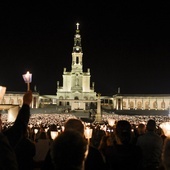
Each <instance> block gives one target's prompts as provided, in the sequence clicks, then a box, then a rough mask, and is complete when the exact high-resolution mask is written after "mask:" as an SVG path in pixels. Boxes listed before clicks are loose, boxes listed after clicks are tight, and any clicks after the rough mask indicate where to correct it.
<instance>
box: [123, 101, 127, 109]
mask: <svg viewBox="0 0 170 170" xmlns="http://www.w3.org/2000/svg"><path fill="white" fill-rule="evenodd" d="M123 109H126V102H125V101H123Z"/></svg>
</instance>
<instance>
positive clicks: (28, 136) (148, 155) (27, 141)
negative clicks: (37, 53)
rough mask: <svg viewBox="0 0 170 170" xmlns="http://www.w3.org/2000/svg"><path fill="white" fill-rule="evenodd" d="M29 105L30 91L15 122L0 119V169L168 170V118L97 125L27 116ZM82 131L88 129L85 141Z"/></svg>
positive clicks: (128, 119) (117, 118) (134, 118)
mask: <svg viewBox="0 0 170 170" xmlns="http://www.w3.org/2000/svg"><path fill="white" fill-rule="evenodd" d="M31 101H32V92H31V91H28V92H26V93H25V95H24V96H23V105H22V107H21V108H20V110H19V113H18V115H17V118H16V120H15V122H8V120H7V115H6V114H2V115H1V122H0V130H1V133H0V151H1V152H0V169H2V170H6V169H8V170H47V169H48V170H49V169H50V170H66V169H70V170H94V169H97V170H124V169H131V170H133V169H134V170H169V169H170V163H169V162H170V161H169V160H170V138H169V137H168V136H166V135H165V133H164V131H163V129H162V128H161V127H160V124H161V123H163V122H167V121H170V120H169V119H170V118H169V117H168V116H135V115H134V116H128V115H115V114H103V115H102V120H103V123H102V124H101V123H100V122H95V121H94V122H84V121H83V120H81V119H80V118H77V117H75V116H74V115H72V114H69V113H67V114H66V113H63V114H50V115H49V114H43V115H42V114H31V113H30V103H31ZM108 119H114V120H115V123H114V124H113V125H110V124H109V122H108ZM87 120H88V119H87ZM86 128H90V129H92V136H90V137H89V138H88V139H87V136H86V135H85V130H86ZM52 131H55V132H57V136H56V137H55V138H52V136H51V132H52Z"/></svg>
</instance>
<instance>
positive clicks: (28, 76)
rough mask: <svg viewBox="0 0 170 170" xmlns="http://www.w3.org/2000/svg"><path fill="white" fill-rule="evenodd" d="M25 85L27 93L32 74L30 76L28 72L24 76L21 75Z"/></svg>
mask: <svg viewBox="0 0 170 170" xmlns="http://www.w3.org/2000/svg"><path fill="white" fill-rule="evenodd" d="M22 77H23V79H24V81H25V83H27V90H28V91H29V90H30V83H31V82H32V74H30V72H29V71H27V73H26V74H23V75H22Z"/></svg>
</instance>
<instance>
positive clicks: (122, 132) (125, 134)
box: [116, 120, 131, 144]
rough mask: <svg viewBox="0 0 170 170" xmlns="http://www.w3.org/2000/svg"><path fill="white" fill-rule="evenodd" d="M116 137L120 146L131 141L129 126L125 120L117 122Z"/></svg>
mask: <svg viewBox="0 0 170 170" xmlns="http://www.w3.org/2000/svg"><path fill="white" fill-rule="evenodd" d="M116 136H117V137H118V138H119V139H120V141H121V143H122V144H128V143H129V142H130V141H131V124H130V123H129V122H128V121H127V120H119V121H118V122H117V124H116Z"/></svg>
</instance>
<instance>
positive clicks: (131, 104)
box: [130, 101, 134, 109]
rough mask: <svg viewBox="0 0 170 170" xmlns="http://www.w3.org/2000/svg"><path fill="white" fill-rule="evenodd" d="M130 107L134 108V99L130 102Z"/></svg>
mask: <svg viewBox="0 0 170 170" xmlns="http://www.w3.org/2000/svg"><path fill="white" fill-rule="evenodd" d="M130 109H134V102H133V101H131V102H130Z"/></svg>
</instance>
